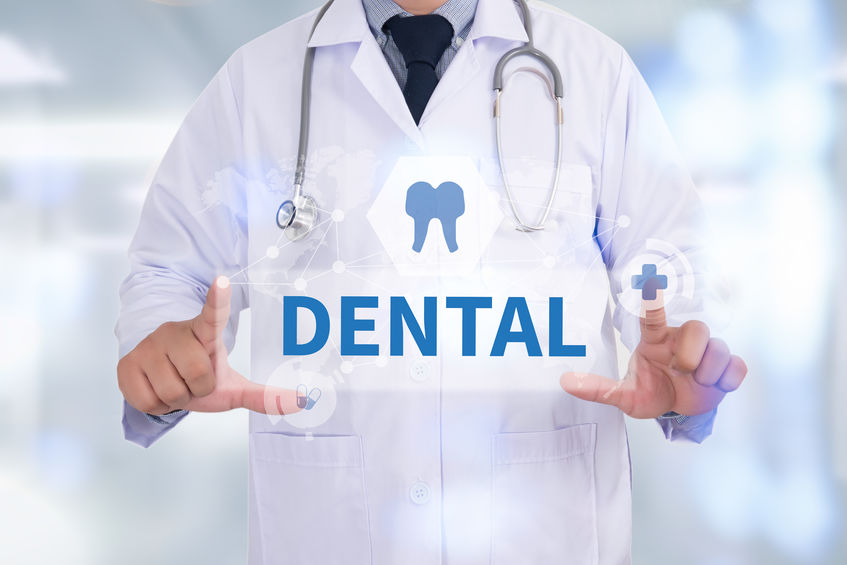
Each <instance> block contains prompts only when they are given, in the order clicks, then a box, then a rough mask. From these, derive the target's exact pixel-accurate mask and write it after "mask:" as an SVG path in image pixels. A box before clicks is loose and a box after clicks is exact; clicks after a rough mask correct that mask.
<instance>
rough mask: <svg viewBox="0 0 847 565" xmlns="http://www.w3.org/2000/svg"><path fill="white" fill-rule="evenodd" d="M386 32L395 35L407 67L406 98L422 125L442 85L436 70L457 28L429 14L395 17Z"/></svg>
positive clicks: (445, 20)
mask: <svg viewBox="0 0 847 565" xmlns="http://www.w3.org/2000/svg"><path fill="white" fill-rule="evenodd" d="M383 29H384V30H386V31H389V32H391V38H392V39H394V43H395V44H396V45H397V48H398V49H399V50H400V53H401V54H402V55H403V61H404V62H405V63H406V69H407V70H408V78H407V79H406V88H404V89H403V96H404V97H405V98H406V104H407V105H408V106H409V110H410V111H411V112H412V117H413V118H415V123H416V124H418V123H420V121H421V116H422V115H423V112H424V108H426V104H427V102H429V98H430V96H432V92H433V91H434V90H435V86H436V85H437V84H438V75H436V74H435V66H436V65H437V64H438V61H439V60H440V59H441V56H442V55H444V51H445V49H447V47H449V46H450V41H451V40H452V39H453V26H452V25H451V24H450V22H449V21H447V19H446V18H444V17H443V16H439V15H438V14H428V15H425V16H406V17H401V16H394V17H393V18H391V19H390V20H388V21H387V22H385V25H384V26H383Z"/></svg>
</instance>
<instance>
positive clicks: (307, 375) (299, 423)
mask: <svg viewBox="0 0 847 565" xmlns="http://www.w3.org/2000/svg"><path fill="white" fill-rule="evenodd" d="M295 364H296V363H294V362H290V363H283V364H282V365H280V366H279V367H277V368H276V369H275V370H274V372H273V373H271V376H270V377H269V378H268V382H267V386H269V387H274V388H283V389H288V390H294V391H296V394H297V407H298V408H299V409H300V410H299V411H297V412H294V413H292V414H285V415H282V416H279V415H274V413H275V412H276V411H277V409H276V407H274V406H268V407H267V408H268V410H267V411H268V418H270V420H271V423H272V424H277V423H278V422H279V421H280V420H281V419H285V422H286V423H287V424H290V425H292V426H294V427H295V428H300V429H307V428H315V427H317V426H320V425H321V424H323V423H324V422H326V421H327V420H329V418H330V417H331V416H332V414H333V412H335V406H336V404H337V402H338V397H337V394H336V391H335V383H334V382H333V380H332V379H331V378H329V377H326V376H324V375H322V374H320V373H317V372H315V371H309V370H305V369H297V368H296V367H295ZM269 396H273V395H269ZM270 401H271V400H270V399H266V402H270Z"/></svg>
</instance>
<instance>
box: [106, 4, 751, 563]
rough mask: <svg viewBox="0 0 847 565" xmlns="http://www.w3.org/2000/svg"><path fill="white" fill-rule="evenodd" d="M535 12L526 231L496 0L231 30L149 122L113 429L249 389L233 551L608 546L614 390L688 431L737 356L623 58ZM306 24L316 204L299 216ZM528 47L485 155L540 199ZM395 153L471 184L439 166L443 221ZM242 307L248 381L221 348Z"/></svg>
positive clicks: (533, 559) (493, 556)
mask: <svg viewBox="0 0 847 565" xmlns="http://www.w3.org/2000/svg"><path fill="white" fill-rule="evenodd" d="M530 15H531V20H532V24H533V29H534V38H535V45H536V47H538V48H539V49H540V50H541V51H543V52H545V53H546V54H547V55H549V56H550V57H551V59H552V60H553V61H554V62H555V63H556V65H558V67H559V68H560V69H561V72H562V76H563V77H564V81H565V96H564V117H565V120H564V124H565V136H564V139H563V143H562V147H561V152H562V160H563V163H564V164H563V166H562V167H561V170H560V171H559V172H558V174H559V181H560V183H559V184H560V186H559V190H558V192H557V193H556V194H555V196H554V200H553V203H552V205H551V206H550V211H549V215H548V217H547V220H546V222H545V225H544V230H542V231H535V232H526V231H520V230H517V229H515V227H516V221H515V216H514V214H513V212H512V209H511V206H510V203H509V200H508V199H507V198H506V197H505V191H504V188H505V187H504V178H503V176H504V175H503V173H502V171H501V162H500V160H499V159H498V157H497V147H496V143H495V135H494V134H495V131H494V121H493V118H492V108H493V105H494V97H495V95H494V92H493V91H492V81H493V75H494V68H495V66H496V64H497V61H498V60H499V59H500V58H501V57H502V56H503V55H504V54H505V53H506V52H507V51H509V50H510V49H512V48H514V47H516V46H519V45H522V44H524V43H526V42H527V40H528V35H527V31H526V29H525V27H524V24H523V22H522V15H521V12H520V10H519V6H518V5H517V3H516V2H513V0H478V1H477V0H448V1H447V2H444V0H407V1H402V0H397V1H396V3H395V2H392V1H390V0H335V2H334V3H333V5H332V6H331V7H330V8H329V9H328V11H327V12H326V14H325V16H324V17H323V19H322V20H321V21H320V22H319V23H318V25H317V26H316V27H315V29H314V32H313V33H312V26H313V24H314V21H315V16H316V13H315V12H312V13H309V14H306V15H305V16H303V17H300V18H297V19H295V20H294V21H292V22H289V23H287V24H285V25H283V26H281V27H279V28H277V29H274V30H273V31H271V32H269V33H267V34H265V35H263V36H261V37H260V38H258V39H256V40H254V41H252V42H250V43H249V44H247V45H245V46H244V47H242V48H241V49H239V50H238V51H237V52H236V53H235V54H234V55H233V56H232V58H230V60H229V61H228V62H227V63H226V64H225V65H224V67H223V68H222V69H221V70H220V72H219V73H218V74H217V75H216V76H215V78H214V79H213V80H212V82H211V84H210V85H209V86H208V87H207V88H206V90H205V91H204V92H203V94H202V95H201V96H200V98H199V99H198V100H197V102H196V103H195V105H194V106H193V108H192V109H191V111H190V113H189V114H188V116H187V118H186V119H185V122H184V123H183V125H182V127H181V128H180V130H179V132H178V134H177V136H176V138H175V140H174V142H173V144H172V146H171V147H170V149H169V150H168V152H167V154H166V156H165V158H164V160H163V162H162V164H161V167H160V169H159V171H158V173H157V175H156V177H155V179H154V182H153V184H152V186H151V189H150V192H149V194H148V198H147V201H146V203H145V206H144V210H143V213H142V217H141V221H140V225H139V228H138V232H137V234H136V236H135V238H134V240H133V242H132V246H131V249H130V259H131V272H130V274H129V276H128V277H127V279H126V280H125V281H124V283H123V285H122V287H121V299H122V311H121V315H120V319H119V321H118V324H117V328H116V332H117V336H118V339H119V343H120V356H121V361H120V363H119V366H118V381H119V385H120V388H121V391H122V392H123V394H124V396H125V399H126V402H125V416H124V422H123V423H124V430H125V433H126V437H127V439H129V440H131V441H134V442H136V443H139V444H141V445H144V446H149V445H150V444H152V443H153V442H154V441H156V440H157V439H159V438H160V437H161V436H162V435H163V434H165V433H166V432H167V431H169V430H170V429H172V428H173V427H174V426H175V425H176V424H177V423H178V422H179V421H180V420H181V419H182V418H184V417H185V416H186V414H188V413H190V412H192V411H207V412H218V411H224V410H230V409H235V408H241V407H243V408H247V409H249V410H251V414H250V562H251V563H254V564H258V563H320V564H327V563H350V564H354V563H377V564H396V563H403V564H413V563H414V564H417V563H420V564H429V563H450V564H451V565H453V564H468V565H470V564H478V563H509V564H514V563H580V564H582V563H610V564H611V563H626V562H628V561H629V553H630V536H631V496H630V492H631V491H630V488H631V485H630V472H629V457H628V446H627V440H626V433H625V427H624V418H623V414H624V413H626V414H629V415H630V416H632V417H636V418H658V419H659V422H660V424H661V427H662V429H663V430H664V432H665V434H666V436H667V437H668V438H670V439H674V438H686V439H690V440H694V441H702V439H703V438H704V437H705V436H707V435H708V434H709V433H710V431H711V426H712V421H713V418H714V415H715V408H716V406H717V404H718V403H719V402H720V401H721V400H722V398H723V397H724V394H725V393H726V392H729V391H732V390H735V389H736V388H737V387H738V386H739V385H740V384H741V381H742V380H743V378H744V376H745V374H746V367H745V366H744V363H743V361H742V360H741V359H740V358H738V357H737V356H733V355H731V354H730V352H729V349H728V348H727V346H726V344H724V343H723V342H722V341H720V340H718V339H715V338H712V337H711V336H710V334H709V329H708V327H707V326H706V325H705V324H704V323H702V322H700V321H695V320H697V319H700V318H701V314H702V305H703V302H704V300H705V299H706V296H707V293H706V292H705V289H706V286H705V285H704V284H703V280H704V276H705V274H706V273H705V265H704V261H703V260H702V250H701V248H700V246H699V237H700V236H701V234H700V230H699V228H698V221H699V219H700V215H701V213H702V210H701V207H700V205H699V202H698V200H697V197H696V195H695V193H694V189H693V186H692V183H691V180H690V178H689V177H688V175H687V174H686V172H685V171H684V169H683V168H682V167H681V166H680V163H679V158H678V156H677V154H676V152H675V150H674V147H673V144H672V143H671V141H670V139H669V135H668V132H667V130H666V128H665V127H664V124H663V122H662V119H661V116H660V114H659V111H658V109H657V107H656V104H655V102H654V100H653V98H652V96H651V95H650V92H649V90H648V88H647V86H646V85H645V83H644V81H643V79H642V78H641V76H640V75H639V73H638V72H637V70H636V69H635V67H634V65H633V63H632V61H631V60H630V58H629V57H628V56H627V54H626V53H625V52H624V51H623V49H622V48H621V47H620V46H618V45H617V44H616V43H614V42H613V41H611V40H610V39H608V38H607V37H605V36H603V35H602V34H600V33H599V32H597V31H596V30H594V29H592V28H591V27H589V26H587V25H586V24H584V23H582V22H580V21H579V20H577V19H575V18H573V17H572V16H570V15H568V14H565V13H563V12H561V11H559V10H556V9H554V8H552V7H550V6H547V5H545V4H542V3H540V2H532V3H531V4H530ZM310 34H311V35H310ZM307 45H308V46H309V47H313V48H315V63H314V75H313V78H312V84H313V95H312V106H311V112H310V117H311V127H310V150H309V157H308V161H307V174H306V180H305V184H304V192H305V193H306V194H309V195H311V196H312V197H314V199H315V201H316V202H317V205H318V208H319V218H318V221H317V224H316V225H315V226H314V228H313V229H312V230H311V231H310V232H309V234H308V235H307V236H306V237H305V238H304V239H302V240H300V241H295V242H289V241H288V240H287V239H286V238H284V237H283V235H282V233H281V232H280V230H279V227H278V226H277V223H276V211H277V209H278V208H279V205H280V203H281V202H282V201H283V200H285V199H287V198H289V197H290V196H291V194H292V193H291V190H292V189H291V186H292V175H293V171H294V167H295V164H296V163H295V156H296V154H297V135H296V132H297V130H298V125H299V120H300V95H301V81H300V77H301V75H302V70H303V54H304V51H305V49H306V46H307ZM520 65H524V66H526V65H528V66H530V67H533V68H538V67H537V65H536V63H535V62H532V61H518V62H514V63H513V64H510V66H509V67H508V68H507V69H506V73H507V76H508V77H511V78H507V81H509V86H508V88H507V89H506V90H505V91H504V92H503V99H502V100H501V102H502V110H503V118H502V119H503V139H504V141H503V144H504V148H503V149H504V155H507V157H504V160H505V162H504V163H502V164H503V165H504V166H506V170H507V172H509V171H514V177H512V178H511V180H512V181H513V183H512V189H513V199H514V204H515V205H516V206H517V207H518V209H520V210H522V211H523V214H524V215H525V216H528V217H530V218H535V217H536V216H540V215H541V213H542V212H543V210H544V204H545V203H546V201H547V198H548V195H549V194H550V192H549V191H550V186H551V184H552V180H551V179H552V176H553V175H552V173H553V172H554V171H555V157H554V153H553V150H552V148H553V147H554V145H553V143H555V135H556V131H555V129H554V127H552V124H551V122H553V120H551V119H550V118H551V117H552V116H554V115H555V112H554V110H553V109H552V106H551V105H550V98H549V95H548V94H547V90H546V89H547V86H546V85H545V81H544V80H538V78H539V77H538V76H537V75H534V74H532V73H520V74H514V73H515V70H516V69H517V68H518V67H519V66H520ZM545 74H546V73H545V72H544V71H543V69H542V75H545ZM545 97H546V98H545ZM468 164H470V165H471V166H469V165H468ZM446 170H449V171H450V173H449V175H448V173H445V172H444V171H446ZM416 175H417V176H416ZM445 175H446V176H445ZM398 179H399V180H398ZM403 179H405V180H403ZM410 179H412V180H418V181H425V180H426V181H427V182H429V183H431V187H430V188H432V187H434V186H438V185H437V183H441V182H442V181H444V182H446V181H451V182H453V183H454V184H459V185H461V188H460V189H459V190H461V191H462V196H461V197H460V198H461V203H460V204H456V202H457V200H456V198H453V204H449V203H447V200H445V198H446V194H447V193H448V191H447V190H444V191H443V192H439V191H441V190H442V189H443V188H444V186H445V185H444V184H442V185H441V186H439V188H438V190H435V191H432V194H437V195H438V197H439V198H440V200H438V201H435V200H433V201H426V202H425V205H424V206H423V208H421V209H426V210H436V211H437V212H432V213H431V214H435V215H436V216H437V217H438V219H439V222H437V223H436V222H431V221H430V220H431V219H434V218H431V217H429V216H426V215H424V216H422V217H418V216H420V214H419V213H418V212H417V210H418V209H417V208H414V207H410V205H409V204H408V202H409V200H408V199H409V198H410V197H411V196H410V195H411V190H410V191H409V192H408V193H407V192H406V189H407V188H410V185H412V184H414V183H410V182H408V181H409V180H410ZM459 179H462V182H458V181H459ZM422 194H423V193H422ZM404 197H405V198H406V204H407V207H406V208H405V209H404V208H403V198H404ZM442 197H443V198H442ZM421 198H423V199H424V200H426V198H436V197H434V196H422V197H421ZM450 206H452V208H451V209H452V212H445V210H447V208H449V207H450ZM416 214H417V216H416ZM530 221H534V220H530ZM417 222H424V223H423V224H422V225H418V224H417ZM439 223H440V224H441V228H442V229H441V230H438V229H437V227H435V226H438V224H439ZM657 253H661V254H663V255H662V260H661V261H650V258H651V257H655V256H656V254H657ZM457 258H459V259H457ZM657 264H658V271H657V270H656V267H657ZM674 264H676V265H677V267H674V266H673V265H674ZM651 269H652V270H651ZM219 275H224V277H222V278H216V277H218V276H219ZM663 289H665V291H664V292H665V294H664V300H666V301H667V305H668V313H669V316H671V317H672V323H673V324H680V323H681V325H680V326H678V327H677V326H674V325H668V323H667V322H666V314H665V308H664V307H663ZM610 291H611V295H612V298H613V299H614V300H613V302H614V304H610V301H609V293H610ZM248 307H249V308H250V311H251V314H252V316H251V322H252V363H251V374H250V378H249V379H248V378H246V377H244V376H242V375H240V374H238V373H236V372H235V371H233V370H232V369H231V368H230V367H229V365H228V363H227V360H226V354H227V350H228V349H229V348H231V347H232V344H233V342H234V338H235V331H236V326H237V321H238V314H239V312H240V311H241V310H243V309H245V308H248ZM682 322H685V323H682ZM516 328H517V329H516ZM614 328H617V329H618V330H619V331H620V332H621V337H622V339H623V341H624V343H625V344H626V345H627V346H628V347H629V348H630V349H631V350H632V351H633V353H632V359H631V361H630V365H629V371H628V372H627V374H626V375H625V377H624V378H622V379H617V378H613V377H616V376H617V374H618V371H617V367H618V364H617V357H616V349H615V338H614ZM562 389H564V391H563V390H562Z"/></svg>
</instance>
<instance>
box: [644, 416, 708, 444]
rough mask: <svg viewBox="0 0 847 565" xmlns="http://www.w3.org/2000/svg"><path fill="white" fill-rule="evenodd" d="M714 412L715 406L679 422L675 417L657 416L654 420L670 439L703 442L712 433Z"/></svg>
mask: <svg viewBox="0 0 847 565" xmlns="http://www.w3.org/2000/svg"><path fill="white" fill-rule="evenodd" d="M716 414H717V408H715V409H714V410H712V411H711V412H706V413H705V414H700V415H697V416H689V417H687V418H686V419H685V421H683V422H681V423H680V422H679V421H678V420H677V419H676V418H659V419H657V420H656V421H657V422H659V426H660V427H661V428H662V431H663V432H664V433H665V437H666V438H667V439H668V440H670V441H691V442H694V443H703V440H705V439H706V438H707V437H709V436H710V435H711V434H712V426H713V425H714V423H715V415H716Z"/></svg>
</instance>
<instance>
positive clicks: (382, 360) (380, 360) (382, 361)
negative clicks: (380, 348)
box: [374, 355, 388, 367]
mask: <svg viewBox="0 0 847 565" xmlns="http://www.w3.org/2000/svg"><path fill="white" fill-rule="evenodd" d="M374 364H375V365H376V366H377V367H385V366H386V365H388V357H386V356H384V355H380V356H379V357H377V358H376V362H375V363H374Z"/></svg>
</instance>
